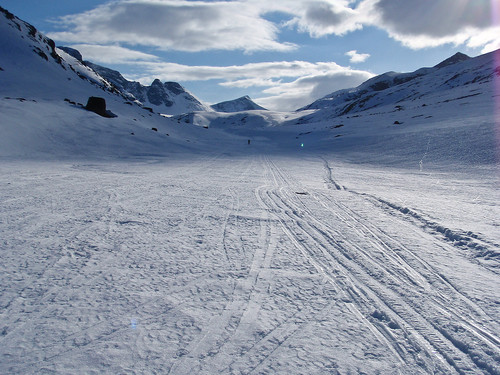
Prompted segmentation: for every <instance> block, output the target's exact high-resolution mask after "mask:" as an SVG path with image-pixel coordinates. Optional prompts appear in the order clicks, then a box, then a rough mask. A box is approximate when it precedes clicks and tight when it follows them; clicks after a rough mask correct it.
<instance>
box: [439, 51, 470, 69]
mask: <svg viewBox="0 0 500 375" xmlns="http://www.w3.org/2000/svg"><path fill="white" fill-rule="evenodd" d="M469 59H470V57H469V56H467V55H466V54H465V53H461V52H457V53H455V54H454V55H453V56H451V57H448V58H447V59H446V60H444V61H441V62H440V63H439V64H437V65H436V66H434V67H435V68H438V69H439V68H444V67H446V66H449V65H453V64H456V63H458V62H462V61H466V60H469Z"/></svg>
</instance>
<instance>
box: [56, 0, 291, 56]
mask: <svg viewBox="0 0 500 375" xmlns="http://www.w3.org/2000/svg"><path fill="white" fill-rule="evenodd" d="M61 25H62V26H64V27H66V29H68V30H71V31H62V32H53V33H50V34H49V36H50V37H51V38H54V39H56V40H61V41H65V42H73V43H75V42H76V43H81V42H82V41H85V43H89V44H113V43H126V44H128V45H147V46H153V47H157V48H159V49H162V50H172V49H173V50H179V51H191V52H197V51H206V50H243V51H245V52H253V51H265V50H275V51H290V50H292V49H294V48H296V46H295V45H294V44H292V43H280V42H279V41H277V39H278V38H277V35H278V32H279V29H278V27H277V26H276V25H275V24H273V23H272V22H270V21H267V20H265V19H264V18H262V17H260V9H258V8H256V7H255V6H253V5H252V3H251V2H246V1H231V2H225V1H210V2H209V1H187V0H122V1H113V2H110V3H107V4H105V5H101V6H99V7H97V8H95V9H93V10H90V11H88V12H85V13H81V14H76V15H71V16H66V17H63V18H62V19H61Z"/></svg>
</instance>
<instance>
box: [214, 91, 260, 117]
mask: <svg viewBox="0 0 500 375" xmlns="http://www.w3.org/2000/svg"><path fill="white" fill-rule="evenodd" d="M211 107H212V109H213V110H215V111H217V112H227V113H229V112H241V111H252V110H266V109H265V108H264V107H261V106H260V105H258V104H257V103H255V102H254V101H253V100H252V99H250V97H249V96H248V95H245V96H242V97H241V98H238V99H234V100H228V101H225V102H222V103H217V104H214V105H212V106H211Z"/></svg>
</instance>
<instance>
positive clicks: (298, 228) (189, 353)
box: [0, 154, 500, 374]
mask: <svg viewBox="0 0 500 375" xmlns="http://www.w3.org/2000/svg"><path fill="white" fill-rule="evenodd" d="M292 160H294V162H296V163H299V166H300V167H301V168H308V167H311V166H313V168H314V171H313V172H311V174H310V176H315V174H316V176H322V177H320V178H323V181H324V185H323V186H321V184H318V183H316V182H321V181H315V183H312V182H311V181H309V180H308V181H306V182H307V183H304V182H301V181H303V180H304V178H306V179H308V178H312V177H310V176H306V177H302V176H301V175H300V170H301V169H300V168H299V167H298V166H297V167H294V166H293V164H292ZM311 160H312V161H311ZM311 160H307V163H308V164H305V161H300V160H299V159H287V158H279V157H272V156H259V155H250V156H247V157H240V158H237V157H234V158H231V157H230V156H228V155H222V154H216V155H207V156H206V157H204V158H201V159H200V158H198V159H196V160H195V161H191V160H189V161H183V162H178V163H176V164H171V165H169V164H168V163H161V162H158V163H156V162H151V163H147V164H141V165H136V166H127V165H120V164H119V163H118V164H116V165H109V164H106V163H95V164H92V163H78V164H73V165H62V166H61V165H58V166H57V167H55V168H53V167H52V166H48V167H47V166H44V168H41V170H42V172H39V171H38V170H37V166H36V165H35V166H29V165H27V166H22V165H19V164H16V165H13V166H12V169H8V168H6V167H4V173H3V174H4V176H5V178H6V179H5V181H7V180H8V181H11V182H9V184H12V186H7V185H5V184H3V185H2V186H0V189H2V192H3V193H4V194H3V195H2V197H4V198H3V199H2V205H3V207H4V208H5V209H4V210H2V212H1V213H0V224H1V227H0V229H1V231H2V232H1V233H3V234H4V236H5V237H4V239H3V240H2V241H0V245H1V249H0V250H1V251H2V254H4V256H3V260H4V265H5V268H6V271H7V272H6V273H4V274H3V276H0V277H1V279H0V280H1V281H2V284H3V285H4V289H3V290H2V293H1V294H0V308H1V309H0V333H1V335H0V347H1V348H2V349H0V372H5V373H12V374H18V373H19V374H21V373H23V374H35V373H36V374H38V373H67V372H72V371H73V370H75V369H80V370H81V371H83V372H85V373H92V372H108V373H131V374H136V373H143V372H144V371H147V372H151V373H169V374H190V373H194V374H215V373H220V374H262V373H283V374H284V373H287V374H289V373H333V374H344V373H366V372H372V373H390V374H401V373H415V374H419V373H421V374H430V373H435V374H448V373H457V374H481V373H483V374H500V339H499V337H498V332H500V327H499V323H498V308H497V307H494V306H492V305H491V304H489V303H488V302H485V301H481V298H480V297H478V298H475V296H473V295H471V293H470V289H467V288H466V284H464V283H461V282H458V281H457V280H458V279H457V278H456V275H454V274H453V272H452V273H451V276H450V274H449V272H448V271H447V269H448V267H449V265H453V264H455V263H456V262H458V264H461V265H463V267H466V268H467V270H473V271H474V272H476V275H475V276H476V278H477V281H474V282H475V283H477V284H478V285H479V284H480V283H481V280H495V279H496V278H498V273H497V272H496V271H497V270H496V269H495V268H491V267H486V266H484V265H482V264H480V263H478V262H475V258H474V257H471V256H469V255H468V251H469V250H475V249H477V247H475V246H472V245H470V243H471V241H475V242H477V243H480V246H483V247H484V248H482V250H485V251H487V252H490V253H494V252H496V251H498V245H497V244H496V243H495V242H494V241H490V240H487V239H484V238H481V236H480V235H478V234H473V233H469V234H467V239H470V241H469V242H468V243H466V244H465V245H464V243H463V241H465V236H462V237H464V238H461V237H460V238H459V237H456V238H455V239H458V240H457V241H458V242H459V243H455V242H454V241H451V238H450V235H448V236H447V235H446V234H445V233H443V232H442V231H439V230H436V228H437V227H439V224H438V223H437V222H435V221H432V220H430V219H427V218H426V216H425V215H424V214H423V213H420V212H418V213H417V211H416V210H410V209H406V207H403V206H401V205H396V204H393V203H391V202H388V201H387V200H384V199H381V198H377V197H376V196H375V195H373V194H367V193H364V192H362V191H357V190H352V189H350V188H348V187H346V186H345V185H341V184H340V183H339V182H338V181H337V180H336V178H335V177H336V176H335V175H334V172H335V170H334V167H332V164H331V162H329V161H328V159H327V158H316V159H311ZM300 163H304V164H303V165H302V164H300ZM20 166H22V167H23V168H24V169H21V172H20V173H17V171H18V169H19V167H20ZM304 181H305V180H304ZM313 182H314V181H313ZM49 186H50V188H49ZM14 189H15V190H14ZM49 189H50V190H49ZM14 191H19V192H21V194H20V195H21V196H23V197H26V198H25V199H24V200H21V199H19V198H18V197H16V195H15V194H14ZM48 191H51V192H52V194H50V195H49V196H50V199H47V196H48V195H47V192H48ZM13 228H19V230H22V232H23V233H24V236H23V237H20V238H16V237H13V236H12V235H11V233H15V232H14V231H13ZM453 233H455V235H458V234H459V233H458V232H457V231H454V232H453ZM443 234H445V235H444V236H443ZM469 245H470V246H469ZM9 250H10V251H15V252H14V253H12V254H11V253H9V252H8V251H9ZM471 281H473V280H471ZM489 285H490V286H489V287H490V288H494V287H492V286H491V285H494V284H491V283H490V284H489ZM471 288H472V287H471ZM482 293H484V295H486V294H487V293H488V290H484V291H483V292H482ZM492 293H493V295H492V296H491V299H492V300H493V301H494V300H495V298H498V295H495V293H494V291H493V292H492ZM358 337H359V338H360V339H358ZM361 338H362V339H361Z"/></svg>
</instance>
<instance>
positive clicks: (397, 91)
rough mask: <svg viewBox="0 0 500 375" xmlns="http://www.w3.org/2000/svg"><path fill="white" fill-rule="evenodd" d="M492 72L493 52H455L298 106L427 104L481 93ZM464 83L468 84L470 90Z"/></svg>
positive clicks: (342, 109) (338, 111) (333, 109)
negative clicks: (430, 65)
mask: <svg viewBox="0 0 500 375" xmlns="http://www.w3.org/2000/svg"><path fill="white" fill-rule="evenodd" d="M495 74H498V72H495V66H494V53H489V54H486V55H482V56H479V57H476V58H473V59H470V58H468V57H467V56H466V55H463V54H457V55H455V56H453V57H451V58H449V59H447V60H445V61H443V62H442V63H440V64H438V65H436V66H435V67H433V68H421V69H418V70H416V71H415V72H412V73H395V72H388V73H384V74H382V75H379V76H376V77H374V78H371V79H369V80H368V81H366V82H364V83H362V84H361V85H360V86H358V87H357V88H353V89H345V90H340V91H336V92H334V93H332V94H330V95H327V96H325V97H324V98H322V99H319V100H317V101H315V102H314V103H312V104H310V105H308V106H306V107H304V108H302V109H301V110H309V109H323V110H326V111H328V112H329V115H330V116H331V115H336V116H340V115H345V114H353V113H357V112H360V111H364V110H368V109H372V108H377V107H380V106H384V105H390V104H393V105H397V104H398V103H400V102H403V101H405V102H410V101H413V102H415V103H421V105H424V104H427V103H425V102H426V101H428V102H429V103H434V102H436V98H437V96H439V95H441V96H442V95H446V93H450V94H451V95H450V97H451V96H453V94H452V93H455V92H458V91H459V90H460V91H461V92H462V93H463V94H464V95H469V96H474V95H480V94H481V87H482V86H481V84H485V83H488V82H491V81H492V80H493V77H494V76H495ZM473 84H474V85H473ZM472 85H473V86H472ZM467 87H470V89H469V92H467V89H466V88H467ZM456 89H458V90H456ZM472 90H474V91H472Z"/></svg>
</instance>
